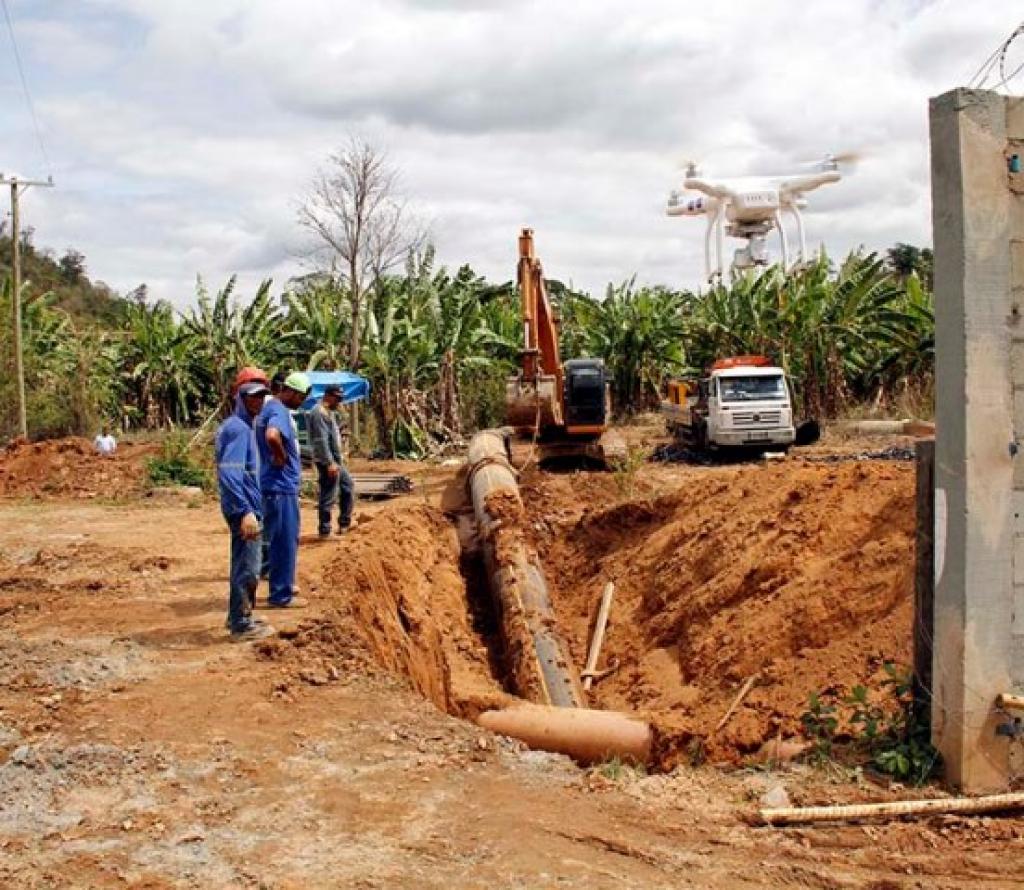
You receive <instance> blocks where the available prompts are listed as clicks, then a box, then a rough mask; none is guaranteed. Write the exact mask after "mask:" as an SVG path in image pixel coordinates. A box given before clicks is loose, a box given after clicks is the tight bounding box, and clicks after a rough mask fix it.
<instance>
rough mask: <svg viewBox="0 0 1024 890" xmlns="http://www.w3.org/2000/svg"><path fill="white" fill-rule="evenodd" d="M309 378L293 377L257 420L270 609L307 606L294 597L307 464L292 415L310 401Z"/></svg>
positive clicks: (301, 600) (296, 375) (256, 428)
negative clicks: (302, 485)
mask: <svg viewBox="0 0 1024 890" xmlns="http://www.w3.org/2000/svg"><path fill="white" fill-rule="evenodd" d="M309 389H310V383H309V378H308V377H307V376H306V375H305V374H302V373H301V372H298V371H296V372H294V373H292V374H289V375H288V376H287V377H286V378H285V381H284V385H283V386H282V388H281V392H280V394H279V395H278V397H277V398H276V399H270V400H268V401H267V402H266V404H265V405H264V406H263V410H262V411H261V412H260V414H259V417H257V418H256V421H255V430H256V447H257V448H258V449H259V454H260V489H261V490H262V492H263V522H264V525H265V529H266V537H267V542H268V556H269V562H270V565H269V569H270V572H269V575H270V597H269V600H268V605H269V606H270V607H271V608H276V609H286V608H299V607H301V606H305V605H306V603H305V601H304V600H303V599H301V598H300V597H297V596H295V565H296V562H297V559H298V551H299V485H300V483H301V481H302V463H301V460H300V457H299V440H298V436H297V435H296V431H295V426H294V424H293V423H292V416H291V411H293V410H295V409H296V408H298V407H299V406H300V405H302V403H303V402H304V401H305V400H306V394H307V393H308V392H309Z"/></svg>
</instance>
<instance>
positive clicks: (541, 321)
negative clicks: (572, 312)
mask: <svg viewBox="0 0 1024 890" xmlns="http://www.w3.org/2000/svg"><path fill="white" fill-rule="evenodd" d="M518 279H519V296H520V299H521V300H522V305H523V352H522V363H523V377H524V378H526V379H527V380H533V379H534V378H536V376H537V374H538V373H540V374H552V375H554V377H555V378H556V380H557V387H558V388H557V389H556V392H561V386H562V359H561V356H560V355H559V352H558V326H557V325H556V324H555V316H554V312H553V311H552V309H551V300H550V299H549V297H548V288H547V284H546V283H545V282H544V269H543V267H542V266H541V264H540V260H539V259H537V256H536V254H535V253H534V249H533V229H523V230H522V232H520V233H519V266H518Z"/></svg>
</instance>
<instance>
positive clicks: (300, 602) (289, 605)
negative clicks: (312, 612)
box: [267, 596, 309, 609]
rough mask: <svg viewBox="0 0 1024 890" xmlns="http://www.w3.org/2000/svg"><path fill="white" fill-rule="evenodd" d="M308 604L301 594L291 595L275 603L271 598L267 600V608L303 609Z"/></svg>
mask: <svg viewBox="0 0 1024 890" xmlns="http://www.w3.org/2000/svg"><path fill="white" fill-rule="evenodd" d="M308 605H309V601H308V600H306V599H304V598H303V597H301V596H293V597H292V598H291V599H289V600H285V601H284V602H282V603H275V602H274V601H273V600H268V601H267V608H268V609H305V608H306V606H308Z"/></svg>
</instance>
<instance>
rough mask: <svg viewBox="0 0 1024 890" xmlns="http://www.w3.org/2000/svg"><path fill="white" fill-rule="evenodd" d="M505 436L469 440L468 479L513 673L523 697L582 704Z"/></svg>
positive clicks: (481, 435) (500, 433)
mask: <svg viewBox="0 0 1024 890" xmlns="http://www.w3.org/2000/svg"><path fill="white" fill-rule="evenodd" d="M506 443H507V434H506V433H505V432H504V431H502V430H483V431H482V432H479V433H477V434H476V435H475V436H474V437H473V438H472V440H471V441H470V443H469V456H468V466H469V477H468V481H469V490H470V496H471V497H472V500H473V511H474V513H475V514H476V521H477V528H478V531H479V535H480V541H481V543H482V547H483V553H484V564H485V568H486V570H487V580H488V582H489V586H490V590H491V595H492V596H493V597H494V600H495V605H496V607H497V610H498V617H499V625H500V628H501V635H502V641H503V644H504V650H505V659H506V663H507V667H508V673H509V676H510V678H511V680H512V684H513V686H514V687H515V689H514V691H515V692H516V694H517V695H519V696H520V697H522V698H524V699H527V700H529V701H532V702H536V703H537V704H541V705H554V706H557V707H562V708H579V707H581V706H582V704H583V693H582V691H581V689H580V683H579V678H578V676H577V674H576V670H575V668H574V667H573V664H572V661H571V660H570V658H569V657H568V648H567V647H566V645H565V643H564V642H563V641H562V639H561V638H560V637H559V635H558V633H557V632H556V631H555V619H554V614H553V610H552V608H551V599H550V597H549V595H548V588H547V583H546V582H545V580H544V573H543V572H542V571H541V567H540V563H539V561H538V559H537V556H536V554H535V553H534V552H533V551H532V549H531V548H528V547H527V544H526V540H525V538H524V536H523V532H522V527H521V526H522V516H523V502H522V499H521V498H520V496H519V486H518V485H517V484H516V477H515V474H514V473H513V471H512V467H511V465H510V464H509V461H508V450H507V447H506Z"/></svg>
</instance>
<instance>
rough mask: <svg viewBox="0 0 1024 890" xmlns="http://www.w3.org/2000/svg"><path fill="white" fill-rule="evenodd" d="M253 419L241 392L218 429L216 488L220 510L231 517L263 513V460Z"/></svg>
mask: <svg viewBox="0 0 1024 890" xmlns="http://www.w3.org/2000/svg"><path fill="white" fill-rule="evenodd" d="M252 430H253V421H252V418H251V417H250V416H249V412H248V411H246V410H245V402H244V401H243V399H242V396H241V395H238V396H236V397H235V412H234V414H232V415H231V416H230V417H229V418H228V419H227V420H225V421H224V423H222V424H221V426H220V429H219V430H218V431H217V441H216V446H215V448H216V456H217V487H218V488H219V489H220V507H221V511H222V512H223V513H224V515H225V516H226V517H227V518H228V519H240V518H241V517H242V516H245V514H246V513H253V514H255V515H256V517H257V518H259V517H261V516H262V515H263V502H262V499H261V497H260V485H259V471H260V460H259V456H258V454H257V451H256V441H255V437H254V436H253V431H252Z"/></svg>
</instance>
